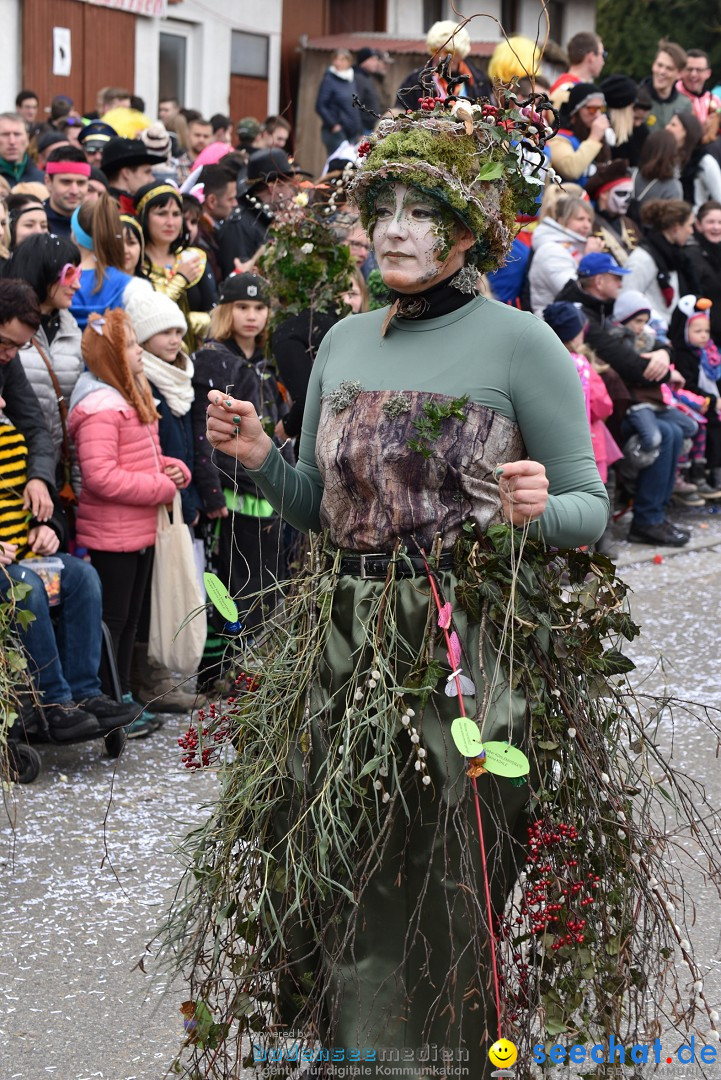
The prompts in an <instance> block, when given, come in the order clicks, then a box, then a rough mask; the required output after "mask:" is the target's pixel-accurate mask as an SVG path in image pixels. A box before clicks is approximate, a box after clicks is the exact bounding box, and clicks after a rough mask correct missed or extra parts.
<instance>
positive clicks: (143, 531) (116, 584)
mask: <svg viewBox="0 0 721 1080" xmlns="http://www.w3.org/2000/svg"><path fill="white" fill-rule="evenodd" d="M82 352H83V359H84V360H85V363H86V364H87V367H88V371H86V372H85V373H84V374H83V375H81V376H80V378H79V380H78V382H77V384H76V387H75V390H74V391H73V396H72V399H71V402H70V413H69V415H68V426H69V429H70V434H71V438H72V439H73V442H74V444H75V450H76V454H77V458H78V462H79V464H80V470H81V473H82V491H81V494H80V498H79V500H78V508H77V516H76V528H77V541H78V544H82V545H83V546H84V547H86V548H87V549H88V550H89V552H90V558H91V561H92V564H93V566H94V567H95V569H96V570H97V571H98V574H99V575H100V580H101V582H102V586H103V619H104V620H105V622H106V623H107V625H108V627H109V629H110V633H111V635H112V639H113V644H114V646H115V652H116V656H117V662H118V670H119V674H120V681H121V684H122V688H123V692H124V696H125V697H126V698H127V699H128V700H132V698H131V696H130V689H129V688H130V664H131V659H132V654H133V644H134V642H135V634H136V630H137V625H138V617H139V614H140V608H141V605H142V602H143V595H144V592H145V587H146V584H147V581H148V578H149V576H150V572H151V569H152V565H153V550H154V544H155V534H156V525H157V510H158V506H159V505H160V504H161V503H167V504H169V503H172V501H173V498H174V496H175V492H176V490H177V489H178V488H184V487H186V486H187V484H188V483H189V482H190V473H189V471H188V468H187V466H186V465H185V464H184V463H183V462H182V461H178V460H177V459H176V458H168V457H164V456H163V454H162V453H161V450H160V442H159V440H158V412H157V410H156V408H155V404H154V401H153V395H152V392H151V389H150V385H149V383H148V380H147V378H146V377H145V375H144V373H143V364H142V355H143V350H142V349H141V347H140V345H139V344H138V341H137V338H136V336H135V331H134V330H133V326H132V323H131V322H130V319H129V318H128V316H127V315H126V314H125V312H124V311H123V310H122V309H120V308H118V309H116V310H114V311H107V312H106V313H105V315H103V316H99V315H96V314H93V315H91V316H90V318H89V320H88V325H87V328H86V330H85V332H84V334H83V340H82ZM148 716H149V714H143V717H141V718H139V719H138V720H137V721H136V722H135V725H134V728H133V729H131V730H130V731H129V732H128V733H129V734H130V735H135V736H136V737H138V736H141V735H149V734H151V733H152V731H153V730H155V728H156V727H158V726H159V725H158V724H157V723H156V724H153V722H152V720H149V719H148Z"/></svg>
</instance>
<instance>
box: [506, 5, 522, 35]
mask: <svg viewBox="0 0 721 1080" xmlns="http://www.w3.org/2000/svg"><path fill="white" fill-rule="evenodd" d="M518 8H519V4H518V0H501V26H502V27H503V29H504V31H505V33H506V34H507V35H508V36H509V37H510V36H511V34H517V33H518V30H519V27H520V21H521V20H520V13H519V10H518Z"/></svg>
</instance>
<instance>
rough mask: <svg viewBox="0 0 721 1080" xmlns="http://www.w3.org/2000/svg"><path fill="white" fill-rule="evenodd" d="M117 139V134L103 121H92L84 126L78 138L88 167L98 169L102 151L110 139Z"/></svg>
mask: <svg viewBox="0 0 721 1080" xmlns="http://www.w3.org/2000/svg"><path fill="white" fill-rule="evenodd" d="M116 137H117V132H116V131H115V129H114V128H111V126H110V124H106V123H105V121H104V120H93V121H91V123H89V124H86V125H85V127H84V128H83V130H82V131H81V132H80V135H79V136H78V142H79V143H80V147H81V149H82V150H84V151H85V157H86V158H87V159H88V163H89V164H90V165H94V166H95V168H96V169H99V168H100V162H101V160H102V157H103V150H104V149H105V147H106V146H107V145H108V143H109V142H110V140H111V139H115V138H116Z"/></svg>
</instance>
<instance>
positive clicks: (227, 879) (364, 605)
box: [163, 526, 720, 1080]
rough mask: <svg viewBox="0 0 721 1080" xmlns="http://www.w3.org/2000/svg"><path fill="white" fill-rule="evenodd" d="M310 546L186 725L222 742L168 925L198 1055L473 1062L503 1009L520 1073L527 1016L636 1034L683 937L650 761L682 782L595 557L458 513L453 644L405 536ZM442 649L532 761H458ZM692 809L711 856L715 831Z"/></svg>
mask: <svg viewBox="0 0 721 1080" xmlns="http://www.w3.org/2000/svg"><path fill="white" fill-rule="evenodd" d="M437 554H438V553H436V555H437ZM428 561H429V564H430V566H431V568H433V566H434V565H435V562H434V557H433V555H430V556H429V560H428ZM309 562H310V566H309V569H308V571H307V573H306V574H305V575H304V576H303V577H302V579H301V580H300V581H298V582H296V583H295V584H294V586H293V588H292V591H291V593H290V595H289V597H288V599H287V603H286V607H285V611H284V613H283V614H282V616H278V617H277V618H276V621H275V622H274V623H273V624H272V625H271V626H270V627H269V632H268V634H267V636H266V638H265V641H264V643H263V646H262V648H261V650H260V651H259V653H258V655H257V656H256V657H255V662H254V666H253V671H252V672H249V673H248V674H247V675H246V676H245V678H244V679H243V680H241V690H240V692H239V694H238V696H237V697H235V698H233V699H230V700H228V701H227V702H225V703H223V704H221V705H219V706H218V708H217V709H216V710H214V716H213V717H212V718H211V719H210V720H209V721H208V720H203V721H202V723H201V725H200V727H201V733H200V739H201V742H202V740H203V739H205V745H206V746H207V747H212V748H214V750H215V749H217V748H218V747H221V746H223V745H224V743H225V742H227V743H231V744H232V745H233V747H234V752H233V753H232V754H231V755H230V758H229V760H226V763H225V764H223V765H222V790H221V794H220V797H219V800H218V803H217V805H216V806H215V807H214V808H213V812H212V814H211V816H210V818H209V820H208V821H207V823H206V824H205V825H203V826H202V827H201V828H199V829H198V830H196V831H195V832H194V833H192V834H191V835H190V836H189V837H188V839H187V841H186V845H185V853H186V858H187V864H188V871H187V874H186V876H185V878H184V881H183V884H182V886H181V888H180V890H179V893H178V896H177V898H176V902H175V904H174V906H173V909H172V911H171V913H170V917H169V921H168V924H167V926H166V928H165V932H164V936H163V944H164V948H165V950H166V953H169V954H170V955H172V958H173V960H172V963H173V965H174V966H175V967H176V968H178V969H180V970H181V971H183V973H184V974H185V975H186V976H187V977H189V980H190V988H191V989H190V999H189V1000H188V1001H187V1002H186V1003H185V1005H184V1013H185V1017H186V1029H187V1039H186V1044H185V1047H184V1049H183V1051H182V1053H181V1059H182V1060H183V1061H185V1062H186V1063H187V1069H188V1071H187V1072H186V1075H188V1076H197V1077H215V1076H217V1077H223V1078H230V1077H234V1076H237V1075H238V1070H239V1069H240V1068H241V1067H242V1065H243V1063H245V1064H246V1065H248V1064H252V1063H253V1062H256V1063H257V1064H258V1065H259V1067H263V1068H264V1069H266V1070H268V1069H271V1073H272V1074H273V1075H277V1076H279V1077H280V1076H290V1075H294V1073H295V1072H296V1071H297V1069H298V1068H299V1065H298V1060H299V1059H300V1060H303V1054H305V1060H308V1058H313V1059H314V1060H315V1062H316V1064H315V1066H314V1067H315V1068H316V1069H318V1070H319V1075H334V1073H336V1072H337V1069H338V1068H339V1067H340V1066H339V1064H338V1063H339V1062H343V1061H344V1062H346V1063H352V1062H356V1063H362V1065H363V1068H364V1070H367V1071H364V1073H363V1075H365V1076H371V1077H380V1076H386V1075H389V1073H388V1068H389V1067H392V1068H393V1069H394V1072H393V1075H395V1076H402V1077H407V1078H408V1080H410V1078H414V1080H415V1078H418V1077H423V1076H436V1077H443V1076H445V1077H447V1078H448V1080H450V1078H451V1077H452V1076H467V1077H469V1078H473V1080H476V1078H481V1077H484V1076H486V1075H488V1073H489V1072H490V1070H491V1069H492V1066H491V1065H490V1063H489V1061H488V1049H489V1047H490V1046H491V1044H492V1043H493V1042H494V1041H495V1040H496V1038H497V1037H498V1035H499V1032H502V1033H503V1035H504V1036H505V1037H507V1038H509V1039H511V1040H512V1041H513V1042H514V1043H515V1044H516V1045H517V1046H518V1048H519V1063H518V1068H519V1069H520V1070H521V1071H520V1073H519V1075H521V1076H524V1075H528V1076H530V1075H532V1074H533V1067H532V1065H531V1064H530V1063H531V1061H532V1053H531V1049H532V1046H533V1045H534V1043H537V1042H538V1041H540V1042H544V1041H546V1039H547V1038H549V1037H551V1036H552V1037H553V1040H555V1039H556V1038H557V1036H558V1034H559V1033H566V1034H568V1035H569V1036H573V1037H574V1039H576V1040H581V1041H584V1039H588V1038H592V1039H594V1040H601V1039H603V1038H604V1037H605V1038H606V1041H607V1039H608V1036H609V1035H610V1034H613V1035H614V1037H615V1038H616V1039H617V1040H618V1039H619V1038H623V1035H624V1032H627V1033H628V1032H636V1033H637V1032H638V1028H639V1024H640V1023H641V1022H643V1023H646V1022H647V1021H648V1019H649V1017H648V1009H649V995H650V994H651V993H652V992H651V988H652V987H655V988H656V991H658V992H660V991H661V990H662V988H663V981H664V978H665V977H666V975H667V974H669V972H670V968H669V965H668V964H667V963H666V960H665V959H660V958H662V957H664V956H665V955H666V953H668V955H671V953H672V951H673V946H674V938H675V939H676V942H678V940H680V937H679V935H678V934H676V931H675V930H674V925H675V919H669V915H668V910H667V908H666V907H665V906H664V900H663V897H662V895H661V893H660V892H659V889H658V886H659V882H660V881H661V880H663V875H664V874H665V875H666V879H668V875H669V874H673V870H672V869H669V867H668V865H667V864H666V856H667V843H666V841H665V839H664V836H663V834H662V831H661V830H660V828H659V825H658V823H657V820H656V816H655V815H656V806H655V800H656V798H657V797H658V796H657V795H656V794H655V792H654V791H653V790H651V789H650V788H649V782H648V777H649V775H650V771H649V770H650V768H651V767H653V768H654V769H655V770H656V771H657V772H660V773H661V774H662V775H664V776H665V778H666V782H667V783H668V784H669V785H670V787H671V789H672V790H673V792H674V793H675V794H677V795H678V799H677V801H678V805H679V809H680V810H681V811H682V812H683V811H684V810H690V809H691V807H690V804H689V803H688V800H687V797H686V795H685V794H684V791H685V789H684V788H683V784H682V783H681V781H679V780H678V778H677V777H676V775H675V774H674V773H673V772H672V770H671V769H670V768H669V767H667V766H666V764H665V763H664V762H663V759H662V758H661V757H660V755H659V754H658V753H657V752H656V750H655V748H654V747H653V746H652V744H651V743H648V744H647V743H646V742H645V741H644V720H643V716H642V714H641V712H640V711H639V709H638V706H637V703H636V702H635V700H634V698H633V696H632V695H631V694H630V690H629V688H628V685H627V684H626V682H625V679H624V677H623V674H624V672H625V671H627V670H629V668H630V667H632V665H631V664H630V663H629V662H628V661H626V659H625V657H623V655H622V653H620V652H619V651H618V649H617V647H616V645H617V639H620V638H623V637H625V638H631V637H633V636H634V635H635V634H636V633H637V628H636V627H635V626H634V625H633V623H632V621H631V619H630V617H629V615H628V613H627V610H626V604H625V591H626V590H625V587H624V586H623V585H622V583H621V582H620V581H619V580H618V579H617V578H615V575H614V572H613V568H612V566H611V564H610V563H609V562H608V560H605V559H604V558H603V557H602V556H597V555H592V554H585V553H579V552H569V553H564V554H563V555H561V554H559V553H558V552H549V551H547V550H546V549H545V548H544V547H543V546H542V545H540V544H538V543H531V542H530V541H529V540H528V539H527V538H526V537H525V536H524V535H523V534H521V533H520V531H514V530H511V529H509V528H508V527H506V526H495V527H492V528H491V529H490V530H489V532H488V534H487V536H486V537H484V538H483V539H481V540H478V539H476V538H475V537H474V536H473V535H465V536H464V537H462V538H461V539H460V540H458V541H457V542H456V544H455V546H454V549H453V565H452V567H450V568H449V567H447V566H446V567H445V568H443V569H438V570H435V571H434V570H433V569H431V572H432V573H433V575H434V581H435V582H436V584H437V587H438V590H439V592H440V599H441V603H442V604H443V605H444V609H443V613H444V616H445V618H446V621H447V620H450V627H449V629H451V631H452V633H453V634H455V635H456V637H455V641H456V643H457V646H458V649H457V650H456V652H457V651H460V665H458V656H457V655H450V656H449V655H448V654H447V649H446V643H445V640H444V636H443V634H442V632H441V630H440V629H439V613H438V607H437V604H436V602H435V601H434V598H433V593H432V590H431V587H430V583H429V577H428V575H427V574H426V573H425V572H424V571H422V570H417V569H415V572H411V568H410V566H409V564H408V561H407V560H406V561H405V563H404V555H403V553H399V555H398V561H396V562H390V563H389V565H388V569H387V574H386V575H385V576H384V577H378V578H368V577H361V576H358V575H351V574H348V573H343V572H341V571H342V554H341V553H340V552H337V551H335V552H334V551H331V550H329V549H328V548H327V547H326V546H324V541H323V539H322V538H318V539H317V540H316V541H315V542H314V544H313V545H312V546H311V551H310V556H309ZM444 566H445V560H444ZM564 574H565V575H566V578H565V579H564V577H563V575H564ZM406 575H407V576H406ZM452 666H455V674H456V676H457V675H458V674H459V673H458V667H459V666H460V668H461V669H462V677H463V679H464V680H468V681H467V682H466V681H464V684H463V687H464V691H467V692H466V693H464V698H463V701H464V706H465V713H466V714H467V715H468V716H470V717H473V718H474V719H475V720H476V722H477V725H478V732H479V737H480V740H481V742H482V743H484V744H485V743H488V742H491V741H493V742H508V743H510V744H512V745H514V746H516V747H519V748H521V749H522V750H524V752H525V753H526V754H527V756H528V758H529V760H530V763H531V771H530V775H528V776H527V777H525V778H523V779H506V778H504V777H500V776H496V775H491V774H490V773H489V772H484V771H483V769H482V767H481V768H480V769H477V770H476V773H479V772H480V775H478V776H477V779H470V778H469V775H468V773H469V761H468V759H467V758H464V757H463V756H461V753H460V752H459V750H458V748H457V747H456V745H455V743H454V740H453V738H452V735H451V725H452V722H453V720H454V719H455V718H456V717H458V716H459V715H460V714H461V711H462V710H461V707H460V704H459V699H458V696H457V693H456V694H455V695H454V690H455V688H456V686H457V683H456V680H455V679H454V678H451V679H450V680H449V676H451V675H452V674H453V670H452ZM619 679H620V681H619ZM639 740H640V742H639ZM209 756H211V755H209V754H208V753H206V754H205V755H204V758H203V759H204V760H205V761H207V760H208V758H209ZM470 771H471V773H472V772H473V770H470ZM474 789H476V790H477V792H478V797H479V803H480V819H481V825H482V830H483V840H484V846H485V858H484V857H483V855H482V851H481V845H480V838H479V831H478V824H477V817H476V806H475V791H474ZM695 809H696V810H698V807H696V808H695ZM701 816H703V815H701V814H698V815H697V817H701ZM696 834H697V835H696V840H697V841H698V843H699V844H700V845H701V849H702V850H703V851H704V852H705V854H706V856H707V857H708V859H709V860H710V861H711V862H713V863H715V864H718V862H719V861H720V860H719V859H718V850H717V842H716V840H715V836H714V832H713V829H712V828H708V827H707V826H706V825H704V826H703V827H702V828H699V827H697V828H696ZM701 834H702V835H701ZM654 882H655V884H654ZM486 886H488V894H489V896H490V909H491V914H489V906H488V902H487V897H486ZM676 918H680V916H678V913H677V915H676ZM662 950H665V952H664V951H662ZM494 954H495V961H496V966H497V969H498V973H499V978H498V982H497V983H496V981H495V979H494ZM687 959H688V964H689V965H690V967H689V972H690V973H691V976H693V978H696V976H697V974H698V973H697V971H696V969H695V967H694V965H693V960H692V958H691V957H690V954H689V955H688V958H687ZM656 991H654V993H655V992H656ZM656 1000H658V1001H660V998H659V999H656V997H655V996H653V995H652V996H651V1001H656ZM696 1005H697V1006H700V1007H701V1009H702V1011H703V1010H704V1009H705V1002H704V999H703V995H701V997H699V996H698V994H697V995H696ZM498 1006H500V1012H499V1008H498ZM706 1012H707V1013H708V1009H706ZM707 1022H708V1021H707ZM283 1032H292V1033H293V1038H292V1040H291V1042H290V1043H288V1042H287V1041H285V1040H284V1037H283V1036H282V1033H283ZM632 1041H633V1040H632ZM334 1050H335V1054H336V1057H335V1063H334V1061H333V1056H332V1055H333V1051H334ZM341 1053H342V1054H343V1057H340V1056H339V1055H340V1054H341ZM326 1055H327V1057H328V1058H329V1060H328V1061H324V1057H325V1056H326ZM524 1062H525V1065H524ZM271 1063H272V1067H271ZM524 1070H525V1071H524ZM264 1075H270V1074H269V1073H268V1072H267V1071H266V1073H265V1074H264Z"/></svg>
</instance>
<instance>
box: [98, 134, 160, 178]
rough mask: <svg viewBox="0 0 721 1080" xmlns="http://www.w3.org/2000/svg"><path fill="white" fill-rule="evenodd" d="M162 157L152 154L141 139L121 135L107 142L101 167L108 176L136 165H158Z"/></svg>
mask: <svg viewBox="0 0 721 1080" xmlns="http://www.w3.org/2000/svg"><path fill="white" fill-rule="evenodd" d="M160 160H161V159H160V158H159V157H158V155H157V154H151V153H150V151H149V150H148V148H147V146H146V145H145V143H143V142H141V141H140V139H122V138H121V137H120V136H119V135H118V136H117V138H115V139H111V140H110V142H108V143H106V144H105V147H104V148H103V156H102V158H101V161H100V167H101V168H102V170H103V172H104V173H105V175H106V176H114V175H115V174H116V173H118V172H120V170H121V169H125V168H129V169H132V168H134V167H135V166H136V165H157V164H158V163H159V161H160Z"/></svg>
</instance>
